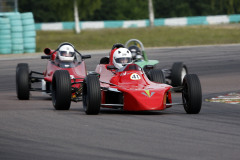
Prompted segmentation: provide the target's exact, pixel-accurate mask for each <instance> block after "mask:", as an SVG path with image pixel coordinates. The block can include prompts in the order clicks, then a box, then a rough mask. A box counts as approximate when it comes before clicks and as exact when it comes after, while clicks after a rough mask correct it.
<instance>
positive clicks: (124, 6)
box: [18, 0, 240, 22]
mask: <svg viewBox="0 0 240 160" xmlns="http://www.w3.org/2000/svg"><path fill="white" fill-rule="evenodd" d="M76 1H77V3H78V11H79V18H80V20H82V21H98V20H138V19H148V0H76ZM18 6H19V11H20V12H33V14H34V18H35V21H36V22H61V21H74V17H73V0H48V1H46V0H37V1H36V0H19V1H18ZM153 6H154V15H155V18H170V17H185V16H207V15H222V14H239V13H240V0H153Z"/></svg>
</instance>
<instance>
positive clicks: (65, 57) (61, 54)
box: [57, 45, 75, 62]
mask: <svg viewBox="0 0 240 160" xmlns="http://www.w3.org/2000/svg"><path fill="white" fill-rule="evenodd" d="M57 56H58V58H59V60H60V61H63V62H73V60H74V57H75V51H74V48H73V47H72V46H71V45H63V46H61V47H60V48H59V51H58V55H57Z"/></svg>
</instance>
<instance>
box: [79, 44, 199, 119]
mask: <svg viewBox="0 0 240 160" xmlns="http://www.w3.org/2000/svg"><path fill="white" fill-rule="evenodd" d="M122 46H123V45H119V44H116V45H114V46H113V48H112V50H111V52H110V55H109V59H106V57H103V59H101V60H100V64H99V65H97V67H96V70H95V73H92V74H88V75H87V76H86V78H85V79H84V83H83V92H82V93H83V108H84V110H85V113H86V114H98V113H99V112H100V108H101V107H102V108H116V109H122V110H125V111H160V110H164V109H166V108H169V107H171V106H172V105H179V104H181V105H184V109H185V111H186V112H187V113H189V114H197V113H199V112H200V110H201V105H202V90H201V84H200V81H199V78H198V76H197V75H196V74H187V75H186V76H185V77H184V80H183V86H179V87H172V86H170V85H167V84H164V83H163V82H165V77H164V74H163V72H162V71H161V70H158V72H151V74H153V75H152V76H154V77H155V78H157V79H158V82H162V83H155V82H152V81H150V80H149V79H148V77H147V76H146V74H145V73H144V71H143V69H142V68H141V67H139V66H138V65H137V64H134V63H133V61H132V60H131V57H132V56H131V52H130V51H129V50H128V49H127V48H122ZM176 91H177V92H182V102H181V103H172V96H171V93H172V92H176Z"/></svg>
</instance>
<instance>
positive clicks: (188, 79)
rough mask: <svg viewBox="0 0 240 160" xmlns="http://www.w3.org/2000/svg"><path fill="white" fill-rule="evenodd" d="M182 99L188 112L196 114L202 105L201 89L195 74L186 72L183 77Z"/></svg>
mask: <svg viewBox="0 0 240 160" xmlns="http://www.w3.org/2000/svg"><path fill="white" fill-rule="evenodd" d="M182 99H183V103H184V109H185V111H186V113H188V114H198V113H199V112H200V110H201V106H202V89H201V84H200V81H199V78H198V76H197V75H196V74H187V75H186V76H185V77H184V79H183V91H182Z"/></svg>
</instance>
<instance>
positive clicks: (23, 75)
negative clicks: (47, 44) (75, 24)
mask: <svg viewBox="0 0 240 160" xmlns="http://www.w3.org/2000/svg"><path fill="white" fill-rule="evenodd" d="M44 53H45V54H46V56H42V57H41V58H42V59H48V60H49V61H48V63H47V67H46V70H45V71H44V72H43V73H41V72H36V71H30V72H29V67H28V64H27V63H19V64H18V65H17V68H16V91H17V97H18V99H20V100H28V99H29V97H30V91H40V92H43V93H47V94H49V95H51V96H52V102H53V106H54V108H55V109H56V110H68V109H69V108H70V105H71V101H75V102H78V101H80V100H81V99H82V82H83V80H84V78H85V77H86V75H87V71H86V65H85V62H84V59H87V58H91V56H90V55H82V54H80V53H79V52H78V51H77V50H76V49H75V48H74V46H73V45H72V44H70V43H67V42H65V43H62V44H61V45H59V47H58V48H57V49H56V50H51V49H49V48H46V49H44ZM36 75H39V76H36ZM36 82H41V83H42V87H41V88H40V87H33V86H32V83H36Z"/></svg>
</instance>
